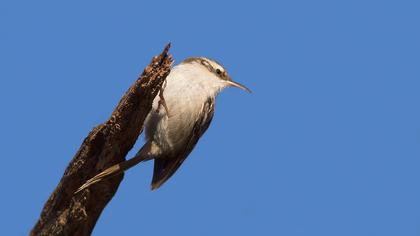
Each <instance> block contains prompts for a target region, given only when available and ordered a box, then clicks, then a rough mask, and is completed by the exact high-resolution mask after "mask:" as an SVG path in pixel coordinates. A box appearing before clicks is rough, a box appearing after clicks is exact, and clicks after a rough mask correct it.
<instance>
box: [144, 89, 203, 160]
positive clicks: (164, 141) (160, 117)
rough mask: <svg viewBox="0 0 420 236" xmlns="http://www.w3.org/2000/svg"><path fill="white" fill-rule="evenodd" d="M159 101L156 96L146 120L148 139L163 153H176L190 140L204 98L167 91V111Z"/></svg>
mask: <svg viewBox="0 0 420 236" xmlns="http://www.w3.org/2000/svg"><path fill="white" fill-rule="evenodd" d="M193 99H194V100H193ZM159 100H160V98H159V96H156V98H155V100H154V103H153V108H152V110H151V112H150V114H149V115H148V117H147V119H146V123H145V131H146V139H147V141H153V142H155V143H156V144H157V145H158V146H159V147H160V149H161V151H162V152H163V153H165V152H174V151H177V148H179V147H183V146H184V145H185V142H186V141H187V140H188V139H189V137H190V135H191V131H192V129H193V125H194V124H195V121H196V118H197V116H198V115H199V114H198V112H199V111H201V109H202V104H204V102H201V100H204V98H203V99H201V97H200V96H197V95H196V94H193V93H192V92H188V91H187V92H186V91H185V90H184V91H183V92H182V93H170V91H169V92H168V90H167V91H165V92H164V100H165V103H166V107H167V108H168V109H167V110H166V108H165V106H163V105H159Z"/></svg>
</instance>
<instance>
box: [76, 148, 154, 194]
mask: <svg viewBox="0 0 420 236" xmlns="http://www.w3.org/2000/svg"><path fill="white" fill-rule="evenodd" d="M144 160H147V159H146V158H145V156H144V155H142V154H141V152H139V153H137V155H136V156H135V157H133V158H131V159H129V160H126V161H123V162H121V163H118V164H116V165H113V166H111V167H109V168H107V169H106V170H104V171H102V172H101V173H99V174H97V175H95V176H94V177H92V178H91V179H89V180H88V181H86V183H84V184H83V185H82V186H80V187H79V188H78V189H77V190H76V192H74V194H76V193H78V192H80V191H82V190H83V189H86V188H88V187H89V186H91V185H93V184H95V183H98V182H100V181H102V180H104V179H107V178H110V177H113V176H115V175H117V174H120V173H122V172H124V171H126V170H128V169H130V168H131V167H133V166H135V165H137V164H138V163H140V162H142V161H144Z"/></svg>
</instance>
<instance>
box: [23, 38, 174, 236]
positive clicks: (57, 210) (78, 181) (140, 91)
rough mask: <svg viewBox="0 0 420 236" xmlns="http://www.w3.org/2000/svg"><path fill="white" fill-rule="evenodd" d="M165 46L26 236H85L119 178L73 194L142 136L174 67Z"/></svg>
mask: <svg viewBox="0 0 420 236" xmlns="http://www.w3.org/2000/svg"><path fill="white" fill-rule="evenodd" d="M169 47H170V45H169V44H168V45H167V46H166V47H165V49H164V51H163V52H162V53H161V54H160V55H159V56H156V57H154V58H153V59H152V61H151V63H150V64H149V65H148V66H147V67H146V68H145V69H144V71H143V73H142V75H141V76H140V77H139V78H138V79H137V80H136V81H135V82H134V84H133V85H132V86H131V87H130V88H129V89H128V91H127V92H126V94H125V95H124V96H123V97H122V98H121V100H120V102H119V104H118V105H117V107H116V108H115V110H114V111H113V113H112V115H111V117H110V118H109V120H107V121H106V122H105V123H103V124H101V125H98V126H97V127H95V128H93V130H92V131H91V132H90V133H89V135H88V136H87V137H86V138H85V140H84V141H83V143H82V145H81V146H80V148H79V150H78V151H77V153H76V155H75V156H74V158H73V159H72V160H71V161H70V163H69V165H68V167H67V168H66V170H65V172H64V175H63V177H62V178H61V180H60V183H59V184H58V186H57V187H56V189H55V190H54V192H53V193H52V194H51V196H50V197H49V199H48V201H47V202H46V203H45V205H44V208H43V210H42V212H41V216H40V218H39V220H38V222H37V223H36V225H35V226H34V228H33V229H32V231H31V232H30V235H81V236H83V235H90V234H91V232H92V230H93V228H94V227H95V224H96V221H97V220H98V218H99V216H100V214H101V212H102V210H103V209H104V208H105V206H106V205H107V204H108V202H109V201H110V200H111V199H112V197H113V196H114V194H115V193H116V191H117V189H118V186H119V184H120V182H121V181H122V179H123V176H124V174H119V175H118V176H115V177H112V178H109V179H105V180H104V181H102V182H99V183H97V184H95V185H93V186H91V187H89V188H88V189H85V190H83V191H82V192H80V193H78V194H76V195H75V194H74V192H75V191H76V190H77V188H79V187H80V186H81V185H82V184H83V183H85V182H86V181H87V180H88V179H89V178H91V177H93V176H94V175H95V174H97V173H99V172H101V171H102V170H104V169H106V168H107V167H110V166H112V165H114V164H116V163H119V162H121V161H124V160H125V156H126V155H127V153H128V151H130V149H131V148H132V147H133V145H134V144H135V142H136V140H137V138H138V136H139V135H140V133H141V132H142V129H143V122H144V120H145V118H146V116H147V114H148V113H149V112H150V109H151V107H152V102H153V99H154V98H155V96H156V95H157V94H158V92H159V90H160V88H161V86H162V83H163V81H164V80H165V78H166V76H167V75H168V74H169V72H170V68H171V65H172V63H173V61H172V58H171V55H170V54H168V50H169Z"/></svg>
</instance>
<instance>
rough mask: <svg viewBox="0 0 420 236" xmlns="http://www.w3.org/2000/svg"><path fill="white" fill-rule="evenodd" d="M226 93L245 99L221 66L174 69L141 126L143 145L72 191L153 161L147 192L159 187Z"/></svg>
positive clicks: (198, 62)
mask: <svg viewBox="0 0 420 236" xmlns="http://www.w3.org/2000/svg"><path fill="white" fill-rule="evenodd" d="M227 87H237V88H239V89H242V90H245V91H247V92H249V93H251V90H250V89H248V88H247V87H246V86H244V85H242V84H240V83H238V82H235V81H233V80H232V79H231V77H230V76H229V74H228V73H227V71H226V69H225V68H224V67H223V65H222V64H221V63H219V62H217V61H216V60H213V59H209V58H206V57H189V58H187V59H185V60H184V61H182V62H181V63H179V64H178V65H176V66H174V67H173V68H172V69H171V72H170V73H169V75H168V76H167V77H166V80H165V82H164V84H163V86H162V91H161V93H160V94H159V95H158V96H156V97H155V99H154V100H153V104H152V109H151V111H150V112H149V114H147V117H146V119H145V122H144V128H145V144H144V145H143V147H142V148H141V149H140V150H139V151H138V152H137V154H136V155H135V156H134V157H133V158H131V159H128V160H126V161H123V162H120V163H118V164H116V165H113V166H111V167H109V168H107V169H105V170H104V171H102V172H101V173H99V174H97V175H95V176H94V177H92V178H91V179H89V180H88V181H86V182H85V183H84V184H83V185H82V186H81V187H80V188H78V190H77V191H76V192H75V193H77V192H80V191H81V190H83V189H86V188H88V187H89V186H91V185H92V184H95V183H97V182H100V181H101V180H103V179H105V178H109V177H112V176H115V175H117V174H119V173H122V172H124V171H126V170H128V169H129V168H131V167H133V166H135V165H137V164H138V163H141V162H144V161H149V160H153V161H154V167H153V177H152V182H151V189H152V190H154V189H157V188H159V187H161V186H162V185H163V184H164V183H165V182H166V181H167V180H168V179H169V178H171V177H172V176H173V174H174V173H175V172H176V171H177V170H178V168H179V167H180V166H181V165H182V163H183V162H184V161H185V160H186V158H187V157H188V155H189V154H190V153H191V151H192V150H193V148H194V147H195V146H196V144H197V142H198V140H199V139H200V138H201V136H202V135H203V134H204V133H205V132H206V130H207V128H208V127H209V125H210V123H211V121H212V118H213V115H214V107H215V99H216V97H217V95H218V94H219V93H220V92H221V91H222V90H223V89H225V88H227Z"/></svg>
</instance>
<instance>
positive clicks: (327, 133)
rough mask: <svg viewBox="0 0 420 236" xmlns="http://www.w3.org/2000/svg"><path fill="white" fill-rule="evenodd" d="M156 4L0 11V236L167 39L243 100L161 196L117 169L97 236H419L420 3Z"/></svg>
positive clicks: (22, 6) (38, 199) (7, 6)
mask: <svg viewBox="0 0 420 236" xmlns="http://www.w3.org/2000/svg"><path fill="white" fill-rule="evenodd" d="M150 2H151V1H150ZM155 2H156V3H140V1H124V2H122V1H120V2H118V3H117V2H115V1H70V2H66V3H62V2H57V1H2V2H1V3H0V67H1V68H0V79H1V84H0V107H1V110H2V113H1V116H0V127H1V134H0V141H1V163H2V168H1V172H0V181H1V182H0V184H1V188H2V191H1V192H2V194H1V195H0V209H1V213H0V218H1V220H0V222H2V226H1V228H0V234H1V235H26V234H27V233H28V232H29V230H30V229H31V228H32V226H33V225H34V223H35V221H36V220H37V218H38V216H39V214H40V211H41V209H42V206H43V205H44V203H45V201H46V200H47V198H48V196H49V195H50V193H51V192H52V190H53V189H54V188H55V186H56V184H57V183H58V181H59V180H60V178H61V176H62V174H63V170H64V168H65V167H66V166H67V164H68V162H69V160H70V159H71V158H72V157H73V155H74V154H75V152H76V151H77V149H78V148H79V146H80V144H81V142H82V140H83V139H84V137H86V135H87V134H88V132H89V131H90V130H91V129H92V127H94V126H95V125H97V124H99V123H101V122H103V121H105V120H106V119H107V118H108V117H109V115H110V113H111V112H112V110H113V109H114V107H115V105H116V104H117V102H118V101H119V98H120V97H121V96H122V95H123V94H124V92H125V91H126V89H127V88H128V87H129V86H130V84H131V83H132V82H133V81H134V80H135V79H136V78H137V75H138V74H139V73H140V72H141V71H142V70H143V68H144V66H146V65H147V64H148V62H149V61H150V59H151V57H152V56H154V55H156V54H157V53H159V52H160V51H161V50H162V49H163V47H164V45H165V44H166V43H167V42H172V49H171V52H172V53H173V55H174V58H175V59H176V61H177V62H180V61H181V60H182V59H184V58H186V57H188V56H197V55H198V56H207V57H210V58H214V59H217V60H218V61H220V62H222V63H223V64H224V65H225V67H226V68H227V69H228V71H229V72H230V74H231V75H232V77H233V78H234V79H236V80H237V81H239V82H241V83H243V84H245V85H247V86H248V87H250V88H251V89H252V90H253V91H254V93H253V94H246V93H244V92H242V91H240V90H238V89H228V90H226V91H224V92H223V93H222V94H221V95H220V96H219V97H218V100H217V107H216V114H215V119H214V120H213V123H212V124H211V126H210V129H209V130H208V132H207V133H206V134H205V135H204V137H203V138H202V139H201V140H200V142H199V144H198V146H197V147H196V148H195V150H194V151H193V153H192V154H191V155H190V157H189V159H188V160H187V161H186V162H185V164H184V165H183V166H182V167H181V169H180V171H178V173H177V174H176V175H175V176H174V177H173V178H172V179H171V180H170V181H169V182H167V183H166V184H165V185H164V186H163V187H162V188H161V189H159V190H158V191H154V192H151V191H150V190H149V183H150V179H151V174H152V163H146V164H144V165H140V166H137V167H136V168H133V169H131V170H130V171H129V172H128V173H127V174H126V177H125V179H124V181H123V183H122V184H121V186H120V188H119V191H118V193H117V195H116V196H115V197H114V199H113V200H112V202H111V203H110V204H109V205H108V206H107V208H106V209H105V211H104V212H103V214H102V216H101V218H100V220H99V221H98V223H97V225H96V228H95V230H94V235H117V233H118V235H209V236H210V235H244V236H245V235H288V236H290V235H322V236H326V235H332V236H336V235H358V236H360V235H369V236H370V235H381V236H384V235H419V234H420V228H419V226H420V213H419V212H420V204H419V201H420V188H419V180H420V178H419V177H420V174H419V165H420V158H419V157H420V156H419V154H420V152H419V151H420V106H419V104H420V92H419V89H420V69H419V68H420V67H419V65H420V46H419V45H420V43H419V42H420V30H419V23H420V15H419V11H420V6H419V2H418V1H346V2H345V1H277V2H274V1H273V2H267V1H256V2H255V3H245V2H241V3H239V2H236V3H230V2H227V1H199V2H198V1H194V2H192V1H191V2H182V1H168V2H166V3H164V2H163V1H155ZM141 144H142V140H141V139H140V140H139V142H138V143H137V144H136V147H135V148H136V149H138V148H139V147H140V146H141ZM133 152H134V151H133ZM133 152H131V153H130V156H131V155H132V154H133Z"/></svg>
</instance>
